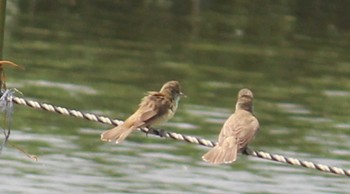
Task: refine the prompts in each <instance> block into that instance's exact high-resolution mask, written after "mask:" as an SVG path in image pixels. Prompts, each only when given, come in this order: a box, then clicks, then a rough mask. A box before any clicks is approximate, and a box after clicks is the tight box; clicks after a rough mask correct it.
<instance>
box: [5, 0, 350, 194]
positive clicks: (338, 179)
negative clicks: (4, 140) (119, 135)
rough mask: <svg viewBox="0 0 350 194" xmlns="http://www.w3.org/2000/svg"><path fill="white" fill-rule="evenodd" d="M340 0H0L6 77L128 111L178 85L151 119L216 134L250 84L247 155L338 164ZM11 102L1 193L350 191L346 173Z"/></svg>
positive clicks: (348, 62)
mask: <svg viewBox="0 0 350 194" xmlns="http://www.w3.org/2000/svg"><path fill="white" fill-rule="evenodd" d="M348 6H349V2H347V1H332V2H326V1H325V2H319V1H307V2H306V1H283V2H275V3H274V4H271V3H266V2H264V1H261V2H260V1H259V2H254V3H253V2H243V1H242V2H241V1H227V2H220V3H218V2H215V1H211V0H204V1H197V0H193V1H171V0H164V1H110V0H103V1H96V2H95V1H91V2H87V1H78V0H59V1H55V2H49V3H48V2H47V1H41V0H39V1H38V0H37V1H34V0H29V1H11V0H9V2H8V10H9V11H8V17H7V18H8V20H7V26H6V27H7V28H6V38H5V49H4V52H5V57H6V59H9V60H12V61H15V62H17V63H18V64H23V65H25V67H26V70H25V71H16V70H11V69H9V70H8V71H7V74H8V86H9V87H16V88H18V89H19V90H20V91H22V92H23V93H24V96H25V97H28V98H35V99H38V100H40V101H42V102H48V103H52V104H55V105H60V106H66V107H69V108H73V109H78V110H83V111H85V112H93V113H97V114H103V115H108V116H110V117H115V118H119V119H124V118H126V117H127V116H128V115H129V114H130V113H132V111H134V110H135V109H136V107H137V104H138V103H139V100H140V98H141V97H142V96H143V95H144V94H145V92H146V91H149V90H158V89H159V88H160V86H161V85H162V84H163V83H164V82H165V81H168V80H173V79H176V80H179V81H180V82H181V83H182V85H183V89H184V92H185V93H186V95H187V96H188V98H184V99H182V100H181V102H180V105H179V109H178V112H177V114H176V115H175V117H174V118H173V119H171V120H170V121H169V122H168V123H166V124H164V125H162V126H161V127H162V128H164V129H167V130H169V131H175V132H179V133H184V134H191V135H194V136H199V137H205V138H207V139H211V140H215V139H217V135H218V133H219V130H220V129H221V127H222V123H223V122H224V121H225V120H226V118H227V117H228V116H229V115H230V114H231V112H232V111H233V109H234V103H235V100H236V96H237V92H238V91H239V89H241V88H243V87H247V88H250V89H251V90H252V91H253V92H254V96H255V101H254V110H255V114H256V116H257V117H258V118H259V121H260V124H261V131H259V134H258V136H257V137H256V139H255V141H254V142H253V143H252V145H251V146H252V147H253V148H255V149H257V150H264V151H268V152H271V153H278V154H282V155H286V156H290V157H294V158H299V159H302V160H310V161H314V162H317V163H322V164H328V165H331V166H338V167H341V168H345V169H349V168H350V165H349V163H348V161H349V159H350V157H349V142H348V135H349V129H350V124H349V115H350V103H349V99H348V97H349V91H350V90H349V89H350V84H349V83H350V80H349V77H350V59H349V57H348V52H349V50H350V48H349V46H348V44H347V42H349V37H350V36H349V28H350V26H349V23H348V22H347V21H349V19H350V15H349V14H348V12H347V11H346V9H345V7H348ZM108 127H109V126H105V125H100V124H96V123H92V122H86V121H82V120H79V119H76V118H69V117H65V116H59V115H56V114H53V113H47V112H43V111H37V110H32V109H29V108H26V107H23V106H15V114H14V126H13V128H14V130H13V133H12V135H11V139H12V141H13V143H15V144H16V145H18V146H21V147H24V148H25V149H26V150H27V151H28V152H29V153H31V154H36V155H38V156H39V162H37V163H35V162H32V161H30V160H29V159H27V158H26V157H25V156H24V155H22V154H21V153H20V152H18V151H16V150H15V149H13V148H10V147H8V148H6V149H5V150H4V151H3V153H2V155H1V160H0V165H1V166H2V168H1V169H2V174H1V175H0V179H1V180H2V184H0V190H1V191H2V192H3V193H63V192H66V193H126V192H129V193H291V192H295V193H348V192H347V191H348V190H349V186H348V185H349V184H348V183H347V180H346V179H347V178H346V177H342V176H335V175H330V174H327V173H322V172H317V171H315V170H309V169H303V168H298V167H292V166H288V165H281V164H278V163H276V162H269V161H264V160H261V159H257V158H252V157H246V156H241V157H240V158H239V160H238V161H237V162H236V163H235V164H233V165H222V166H211V165H209V164H206V163H204V162H203V161H201V155H202V154H203V153H205V152H206V151H207V148H205V147H201V146H197V145H191V144H186V143H184V142H178V141H173V140H164V139H160V138H156V137H153V136H149V137H146V136H145V135H144V134H141V133H139V132H135V133H133V134H132V135H131V137H130V138H129V139H128V141H126V142H124V143H123V144H122V145H114V144H109V143H103V142H100V140H99V134H100V133H101V132H102V131H103V130H105V129H107V128H108Z"/></svg>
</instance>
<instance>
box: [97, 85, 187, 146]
mask: <svg viewBox="0 0 350 194" xmlns="http://www.w3.org/2000/svg"><path fill="white" fill-rule="evenodd" d="M182 96H184V94H183V93H182V91H181V86H180V83H179V82H178V81H168V82H166V83H165V84H164V85H163V86H162V88H161V89H160V91H159V92H155V91H150V92H148V94H147V95H146V96H145V97H143V98H142V100H141V102H140V104H139V107H138V109H137V110H136V111H135V112H134V114H132V115H131V116H130V117H129V118H127V119H126V120H125V122H124V123H123V124H121V125H119V126H117V127H114V128H112V129H110V130H107V131H105V132H103V133H102V134H101V140H102V141H108V142H112V141H114V142H115V143H117V144H118V143H121V142H123V141H124V140H125V138H126V137H127V136H128V135H129V134H130V133H131V132H132V131H134V130H136V129H137V128H142V127H150V126H151V125H153V124H160V123H162V122H165V121H167V120H169V119H170V118H172V117H173V116H174V114H175V112H176V110H177V106H178V102H179V100H180V98H181V97H182Z"/></svg>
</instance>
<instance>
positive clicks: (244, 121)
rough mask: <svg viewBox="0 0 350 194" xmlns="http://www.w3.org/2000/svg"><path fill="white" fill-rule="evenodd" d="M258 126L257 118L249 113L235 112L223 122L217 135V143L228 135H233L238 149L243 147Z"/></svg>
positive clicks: (221, 141)
mask: <svg viewBox="0 0 350 194" xmlns="http://www.w3.org/2000/svg"><path fill="white" fill-rule="evenodd" d="M258 128H259V123H258V120H257V119H256V118H255V117H254V116H253V115H252V114H251V113H249V114H246V113H245V112H243V115H242V113H241V112H235V113H234V114H232V115H231V116H230V117H229V118H228V119H227V120H226V122H225V124H224V126H223V127H222V129H221V133H220V135H219V144H220V143H223V142H224V141H225V139H227V138H228V137H234V138H235V139H236V140H237V141H236V142H235V143H237V144H238V149H241V148H243V147H245V146H246V145H247V144H248V143H249V142H250V141H251V140H252V139H253V137H254V135H255V133H256V131H257V130H258Z"/></svg>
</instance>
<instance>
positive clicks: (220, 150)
mask: <svg viewBox="0 0 350 194" xmlns="http://www.w3.org/2000/svg"><path fill="white" fill-rule="evenodd" d="M202 159H203V160H204V161H206V162H209V163H212V164H222V163H225V164H228V163H232V162H234V161H236V159H237V146H233V147H231V146H226V145H225V144H224V145H222V146H220V145H216V146H215V147H214V148H212V149H211V150H209V151H208V152H207V153H206V154H204V155H203V156H202Z"/></svg>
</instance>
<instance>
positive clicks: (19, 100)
mask: <svg viewBox="0 0 350 194" xmlns="http://www.w3.org/2000/svg"><path fill="white" fill-rule="evenodd" d="M8 100H10V101H13V102H14V103H16V104H19V105H24V106H29V107H32V108H34V109H42V110H45V111H49V112H55V113H58V114H62V115H67V116H73V117H77V118H82V119H86V120H89V121H95V122H100V123H103V124H109V125H115V126H118V125H120V124H122V123H123V121H120V120H112V119H111V118H108V117H105V116H99V115H96V114H92V113H83V112H81V111H77V110H71V109H67V108H64V107H59V106H54V105H51V104H46V103H39V102H37V101H34V100H27V99H24V98H19V97H13V96H12V97H9V99H8ZM139 130H140V131H142V132H144V133H146V134H152V135H156V136H159V137H164V138H171V139H174V140H179V141H185V142H188V143H193V144H199V145H202V146H207V147H214V146H215V145H216V143H215V142H213V141H210V140H206V139H203V138H199V137H193V136H188V135H183V134H179V133H174V132H168V131H165V130H163V129H154V128H141V129H139ZM245 154H247V155H251V156H254V157H258V158H262V159H266V160H271V161H276V162H280V163H286V164H290V165H294V166H302V167H305V168H310V169H315V170H319V171H322V172H329V173H333V174H338V175H346V176H349V177H350V170H345V169H342V168H338V167H332V166H327V165H323V164H316V163H313V162H309V161H302V160H299V159H295V158H288V157H285V156H282V155H277V154H270V153H267V152H262V151H254V150H250V149H249V151H247V152H245Z"/></svg>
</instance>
